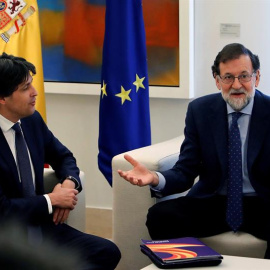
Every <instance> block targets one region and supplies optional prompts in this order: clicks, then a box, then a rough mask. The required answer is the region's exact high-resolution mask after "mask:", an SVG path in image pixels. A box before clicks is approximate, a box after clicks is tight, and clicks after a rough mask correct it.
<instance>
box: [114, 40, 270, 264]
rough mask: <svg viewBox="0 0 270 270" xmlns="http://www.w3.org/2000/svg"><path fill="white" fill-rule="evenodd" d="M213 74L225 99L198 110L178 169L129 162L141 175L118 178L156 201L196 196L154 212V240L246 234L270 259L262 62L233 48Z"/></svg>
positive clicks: (269, 151) (269, 159)
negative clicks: (264, 244) (260, 242)
mask: <svg viewBox="0 0 270 270" xmlns="http://www.w3.org/2000/svg"><path fill="white" fill-rule="evenodd" d="M212 74H213V76H214V79H215V81H216V85H217V88H218V89H219V90H220V91H221V94H220V93H217V94H212V95H207V96H204V97H200V98H198V99H196V100H194V101H192V102H190V104H189V106H188V110H187V115H186V126H185V130H184V134H185V139H184V142H183V144H182V146H181V151H180V155H179V160H178V161H177V162H176V164H175V165H174V166H173V168H172V169H170V170H167V171H162V172H153V171H149V170H148V169H147V168H146V167H145V166H144V165H142V164H140V163H139V162H137V161H136V160H134V159H133V158H132V157H131V156H128V155H126V156H125V158H126V160H127V161H128V162H130V163H131V164H132V166H133V169H132V170H130V171H122V170H119V171H118V173H119V174H120V176H121V177H123V178H124V179H125V180H127V181H128V182H130V183H131V184H133V185H138V186H145V185H149V186H150V188H151V193H152V195H153V196H156V197H164V196H168V195H171V194H176V193H180V192H184V191H186V190H188V189H190V190H189V191H188V194H187V195H186V196H184V197H180V198H177V199H172V200H167V201H163V202H160V203H157V204H155V205H154V206H152V207H151V208H150V209H149V212H148V216H147V222H146V225H147V227H148V230H149V233H150V236H151V237H152V239H155V240H156V239H169V238H176V237H185V236H194V237H207V236H211V235H215V234H219V233H222V232H226V231H234V232H237V231H244V232H248V233H250V234H253V235H255V236H256V237H258V238H261V239H265V240H267V243H268V246H267V250H266V253H265V258H267V259H270V248H269V243H270V217H269V214H268V212H269V209H270V109H269V108H270V98H269V97H268V96H266V95H264V94H262V93H261V92H260V91H258V90H256V87H257V86H258V85H259V82H260V61H259V58H258V56H256V55H254V54H253V53H252V52H251V51H250V50H248V49H247V48H245V47H244V46H243V45H242V44H238V43H233V44H229V45H227V46H225V47H224V48H223V49H222V50H221V51H220V52H219V53H218V55H217V56H216V59H215V61H214V64H213V66H212ZM197 177H198V181H196V183H195V184H194V181H195V179H196V178H197Z"/></svg>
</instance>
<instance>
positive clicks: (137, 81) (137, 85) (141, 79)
mask: <svg viewBox="0 0 270 270" xmlns="http://www.w3.org/2000/svg"><path fill="white" fill-rule="evenodd" d="M144 79H145V77H143V78H140V77H139V76H138V75H137V74H136V81H135V82H134V83H133V84H134V85H136V92H138V90H139V88H140V87H141V88H143V89H145V87H144V85H143V83H142V82H143V81H144Z"/></svg>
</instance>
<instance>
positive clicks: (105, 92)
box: [101, 81, 107, 98]
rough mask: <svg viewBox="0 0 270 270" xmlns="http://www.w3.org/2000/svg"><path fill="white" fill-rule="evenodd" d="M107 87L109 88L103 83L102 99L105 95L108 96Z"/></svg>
mask: <svg viewBox="0 0 270 270" xmlns="http://www.w3.org/2000/svg"><path fill="white" fill-rule="evenodd" d="M106 87H107V84H106V83H105V82H104V81H103V86H102V87H101V91H102V98H103V97H104V95H105V96H107V91H106Z"/></svg>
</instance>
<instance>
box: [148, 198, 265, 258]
mask: <svg viewBox="0 0 270 270" xmlns="http://www.w3.org/2000/svg"><path fill="white" fill-rule="evenodd" d="M243 211H244V214H243V218H244V220H243V223H242V225H241V227H240V228H239V230H240V231H244V232H247V233H250V234H252V235H254V236H256V237H258V238H261V239H264V240H267V244H268V248H267V251H266V255H265V258H268V259H269V258H270V252H269V243H270V237H269V234H270V233H269V232H270V218H269V207H266V205H265V203H264V202H263V201H262V200H261V199H260V198H258V197H251V196H245V197H244V198H243ZM146 226H147V228H148V230H149V234H150V236H151V238H152V239H153V240H158V239H170V238H177V237H186V236H193V237H207V236H212V235H216V234H219V233H222V232H226V231H230V230H231V229H230V227H229V226H228V225H227V223H226V196H213V197H208V198H192V197H189V196H185V197H180V198H177V199H173V200H168V201H164V202H160V203H157V204H155V205H154V206H152V207H151V208H150V209H149V211H148V215H147V221H146Z"/></svg>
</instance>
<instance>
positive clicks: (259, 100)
mask: <svg viewBox="0 0 270 270" xmlns="http://www.w3.org/2000/svg"><path fill="white" fill-rule="evenodd" d="M269 117H270V111H269V105H267V104H266V102H265V101H264V98H263V96H262V94H261V93H260V92H259V93H258V92H256V95H255V98H254V105H253V109H252V115H251V119H250V125H249V138H248V150H247V162H248V169H249V170H250V169H251V166H252V164H253V163H254V161H255V159H256V157H257V155H258V153H259V152H260V150H261V148H262V146H263V141H264V138H265V136H266V132H267V131H268V130H269Z"/></svg>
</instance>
